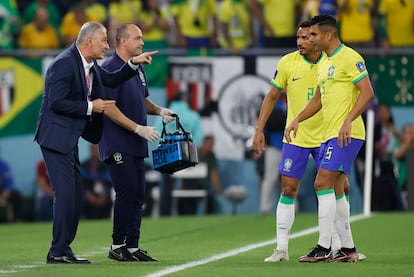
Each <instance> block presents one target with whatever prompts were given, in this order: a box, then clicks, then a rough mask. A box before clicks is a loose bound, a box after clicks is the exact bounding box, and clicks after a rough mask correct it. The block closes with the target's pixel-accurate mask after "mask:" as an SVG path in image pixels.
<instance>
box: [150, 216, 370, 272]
mask: <svg viewBox="0 0 414 277" xmlns="http://www.w3.org/2000/svg"><path fill="white" fill-rule="evenodd" d="M368 217H370V215H362V214H361V215H356V216H352V217H351V218H350V221H351V222H353V221H358V220H361V219H365V218H368ZM316 232H318V226H316V227H312V228H309V229H305V230H303V231H300V232H297V233H294V234H292V235H291V236H290V239H295V238H299V237H303V236H307V235H310V234H313V233H316ZM271 244H276V238H274V239H272V240H267V241H263V242H259V243H254V244H250V245H247V246H244V247H240V248H237V249H233V250H230V251H227V252H224V253H221V254H217V255H213V256H210V257H208V258H205V259H201V260H198V261H193V262H188V263H185V264H181V265H174V266H171V267H167V268H165V269H163V270H160V271H157V272H153V273H150V274H147V275H145V276H144V277H161V276H165V275H168V274H171V273H175V272H178V271H182V270H185V269H187V268H191V267H195V266H199V265H203V264H208V263H211V262H214V261H217V260H221V259H224V258H228V257H231V256H235V255H238V254H241V253H244V252H247V251H250V250H253V249H256V248H260V247H263V246H267V245H271Z"/></svg>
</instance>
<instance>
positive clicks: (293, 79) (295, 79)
mask: <svg viewBox="0 0 414 277" xmlns="http://www.w3.org/2000/svg"><path fill="white" fill-rule="evenodd" d="M299 79H300V78H295V77H293V78H292V82H294V81H297V80H299Z"/></svg>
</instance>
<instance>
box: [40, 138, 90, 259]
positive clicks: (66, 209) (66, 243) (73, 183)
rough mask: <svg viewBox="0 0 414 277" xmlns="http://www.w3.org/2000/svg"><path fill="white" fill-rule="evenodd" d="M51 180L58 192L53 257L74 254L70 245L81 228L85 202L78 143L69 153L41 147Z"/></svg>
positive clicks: (54, 216)
mask: <svg viewBox="0 0 414 277" xmlns="http://www.w3.org/2000/svg"><path fill="white" fill-rule="evenodd" d="M41 150H42V155H43V159H44V160H45V163H46V168H47V172H48V174H49V179H50V182H51V184H52V187H53V190H54V191H55V198H54V203H53V240H52V245H51V247H50V251H49V252H50V254H51V255H52V256H73V255H74V254H73V252H72V249H71V247H70V244H71V243H72V242H73V240H74V239H75V236H76V232H77V229H78V224H79V218H80V211H81V206H82V201H83V186H82V181H81V175H80V170H79V168H80V163H79V153H78V146H75V148H74V149H73V150H72V151H70V152H69V153H67V154H63V153H60V152H57V151H54V150H51V149H48V148H45V147H41Z"/></svg>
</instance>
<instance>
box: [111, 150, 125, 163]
mask: <svg viewBox="0 0 414 277" xmlns="http://www.w3.org/2000/svg"><path fill="white" fill-rule="evenodd" d="M113 157H114V161H115V163H116V164H123V163H124V161H123V160H122V154H121V153H119V152H116V153H114V155H113Z"/></svg>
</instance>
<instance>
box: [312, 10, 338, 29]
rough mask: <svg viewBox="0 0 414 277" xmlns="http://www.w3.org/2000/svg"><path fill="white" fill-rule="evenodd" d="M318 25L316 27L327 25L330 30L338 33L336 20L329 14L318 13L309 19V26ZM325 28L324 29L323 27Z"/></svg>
mask: <svg viewBox="0 0 414 277" xmlns="http://www.w3.org/2000/svg"><path fill="white" fill-rule="evenodd" d="M313 25H318V27H322V28H324V27H327V29H330V30H331V31H333V32H335V33H336V34H338V24H337V22H336V19H335V17H333V16H331V15H329V14H320V15H316V16H314V17H313V18H312V19H311V26H313ZM325 30H326V29H325Z"/></svg>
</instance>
